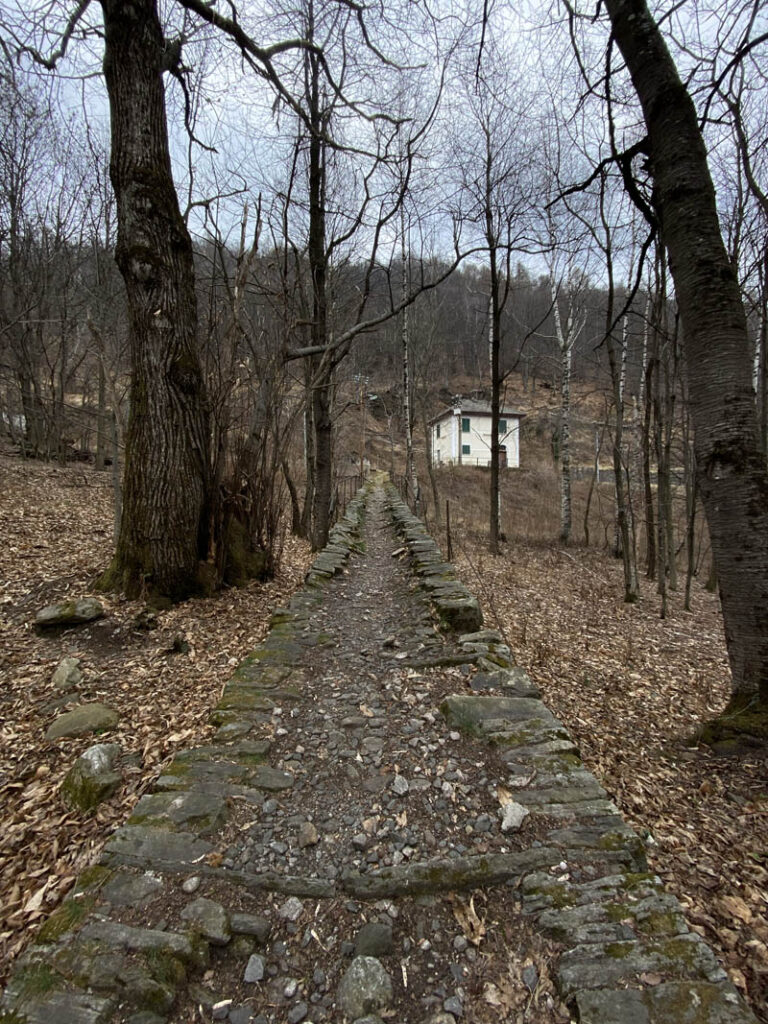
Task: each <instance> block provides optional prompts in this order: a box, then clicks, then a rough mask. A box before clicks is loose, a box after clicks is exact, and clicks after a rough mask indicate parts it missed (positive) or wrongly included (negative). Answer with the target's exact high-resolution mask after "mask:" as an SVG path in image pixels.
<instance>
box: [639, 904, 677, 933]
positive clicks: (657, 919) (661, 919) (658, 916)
mask: <svg viewBox="0 0 768 1024" xmlns="http://www.w3.org/2000/svg"><path fill="white" fill-rule="evenodd" d="M637 927H638V928H639V929H640V931H641V932H644V933H645V934H646V935H677V934H679V932H680V923H679V915H678V914H675V913H674V912H673V911H671V910H654V911H652V912H651V913H650V914H648V916H647V917H643V918H642V920H638V921H637Z"/></svg>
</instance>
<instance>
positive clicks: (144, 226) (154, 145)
mask: <svg viewBox="0 0 768 1024" xmlns="http://www.w3.org/2000/svg"><path fill="white" fill-rule="evenodd" d="M101 3H102V8H103V11H104V26H105V55H104V75H105V78H106V83H107V91H108V93H109V102H110V111H111V124H112V153H111V163H110V175H111V178H112V185H113V187H114V191H115V198H116V202H117V220H118V240H117V249H116V258H117V263H118V266H119V268H120V271H121V273H122V275H123V279H124V281H125V287H126V292H127V297H128V309H129V317H130V346H131V370H132V375H131V394H130V398H131V401H130V419H129V424H128V431H127V438H126V452H125V484H124V493H123V515H122V524H121V529H120V537H119V541H118V545H117V552H116V555H115V560H114V562H113V566H112V569H111V570H110V572H109V573H108V574H107V579H106V580H105V582H109V583H110V584H111V585H117V586H122V587H124V588H125V590H126V591H127V592H128V593H129V594H131V595H136V594H139V593H140V592H143V591H144V590H148V591H150V592H154V593H156V594H159V595H164V596H168V597H170V598H171V599H173V600H179V599H181V598H183V597H186V596H187V595H188V594H190V593H192V592H194V591H195V589H196V588H197V580H198V575H199V574H198V569H199V562H200V560H201V559H205V558H206V556H207V552H208V536H207V534H208V515H207V497H208V494H207V492H208V475H209V470H208V443H209V442H208V413H207V406H206V394H205V385H204V380H203V375H202V372H201V369H200V361H199V356H198V350H197V338H196V332H197V309H196V302H195V288H194V269H193V263H192V244H191V241H190V238H189V234H188V232H187V229H186V226H185V224H184V221H183V220H182V217H181V214H180V212H179V205H178V200H177V196H176V192H175V189H174V185H173V178H172V175H171V161H170V155H169V152H168V130H167V125H166V118H165V93H164V88H163V78H162V75H163V67H162V62H163V56H164V52H165V49H166V47H165V41H164V39H163V35H162V32H161V28H160V22H159V20H158V16H157V10H156V8H155V3H154V0H101Z"/></svg>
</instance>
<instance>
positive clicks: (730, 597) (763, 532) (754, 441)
mask: <svg viewBox="0 0 768 1024" xmlns="http://www.w3.org/2000/svg"><path fill="white" fill-rule="evenodd" d="M606 7H607V10H608V12H609V14H610V17H611V21H612V23H613V32H614V36H615V39H616V42H617V43H618V45H619V47H620V49H621V52H622V54H623V56H624V59H625V60H626V62H627V67H628V69H629V72H630V74H631V76H632V81H633V83H634V86H635V89H636V91H637V94H638V97H639V99H640V102H641V104H642V107H643V113H644V116H645V121H646V125H647V128H648V139H649V143H650V162H651V170H652V172H653V176H654V191H653V203H654V207H655V210H656V212H657V215H658V217H659V220H660V223H661V233H662V237H663V239H664V242H665V244H666V246H667V249H668V251H669V257H670V269H671V272H672V276H673V278H674V282H675V291H676V294H677V301H678V305H679V308H680V314H681V317H682V323H683V354H684V359H685V365H686V372H687V379H688V386H689V393H690V402H691V415H692V419H693V423H694V428H695V452H696V463H697V467H698V474H699V486H700V489H701V495H702V500H703V504H704V508H705V511H706V515H707V521H708V524H709V530H710V535H711V538H712V547H713V552H714V556H715V563H716V566H717V575H718V581H719V584H720V596H721V601H722V607H723V617H724V622H725V634H726V642H727V645H728V655H729V659H730V664H731V671H732V674H733V687H734V695H735V697H736V698H737V699H738V701H739V702H741V703H745V704H746V703H748V702H750V701H754V702H759V703H761V704H762V705H766V704H768V474H767V473H766V468H765V462H764V460H763V458H762V453H761V450H760V443H759V432H758V423H757V415H756V410H755V402H754V396H753V392H752V379H751V367H750V344H749V338H748V335H747V325H746V318H745V315H744V309H743V306H742V302H741V295H740V292H739V285H738V281H737V279H736V274H735V270H734V268H733V267H732V265H731V264H730V262H729V260H728V256H727V253H726V250H725V246H724V244H723V240H722V236H721V234H720V225H719V221H718V217H717V209H716V205H715V193H714V188H713V186H712V180H711V177H710V174H709V169H708V166H707V155H706V150H705V148H704V142H703V139H702V135H701V131H700V129H699V124H698V118H697V115H696V110H695V107H694V105H693V102H692V100H691V98H690V96H689V94H688V92H687V90H686V88H685V86H684V85H683V83H682V82H681V81H680V78H679V76H678V74H677V70H676V68H675V65H674V62H673V60H672V58H671V56H670V54H669V51H668V50H667V48H666V45H665V43H664V40H663V39H662V36H661V33H660V32H659V29H658V26H657V25H656V23H655V22H654V20H653V18H652V17H651V15H650V13H649V11H648V8H647V6H646V4H645V2H644V0H606Z"/></svg>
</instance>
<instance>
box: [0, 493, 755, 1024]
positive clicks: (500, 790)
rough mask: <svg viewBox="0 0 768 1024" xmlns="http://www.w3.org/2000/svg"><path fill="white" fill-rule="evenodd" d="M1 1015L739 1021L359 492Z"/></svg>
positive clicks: (640, 861)
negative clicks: (203, 735)
mask: <svg viewBox="0 0 768 1024" xmlns="http://www.w3.org/2000/svg"><path fill="white" fill-rule="evenodd" d="M215 721H216V723H217V724H218V731H217V733H216V735H215V737H214V739H213V741H212V742H211V743H210V744H207V745H205V746H201V747H197V748H194V749H192V750H190V751H187V752H185V753H184V754H182V755H179V756H178V757H177V758H176V760H175V762H174V764H173V765H172V766H171V769H170V770H169V771H168V773H167V774H166V775H164V776H163V777H161V778H160V779H159V780H158V782H157V785H156V787H155V791H154V792H153V793H152V794H150V795H148V796H146V797H144V798H142V800H141V802H140V803H139V804H138V805H137V808H136V811H135V813H134V816H133V818H131V819H130V821H129V822H128V823H127V824H126V825H125V826H124V827H123V828H122V829H120V830H119V831H118V832H117V833H116V834H115V835H114V836H113V837H112V839H111V840H110V842H109V843H108V845H107V848H106V851H105V854H104V856H103V858H102V863H101V864H100V865H99V866H98V867H96V868H93V869H91V870H90V871H89V872H86V873H85V874H84V875H83V876H82V877H81V879H80V880H79V881H78V885H77V888H76V892H75V895H74V896H73V897H72V899H70V900H68V901H67V903H65V904H64V906H63V907H62V908H61V909H60V910H59V911H58V912H57V914H56V915H54V916H53V917H52V918H51V919H50V921H49V922H48V923H47V924H46V925H45V926H44V927H43V929H42V931H41V941H39V942H38V944H37V945H36V946H34V947H32V949H31V950H30V952H29V953H28V954H27V956H26V957H25V959H24V961H23V962H22V964H21V966H20V967H19V968H18V969H17V971H16V972H15V974H14V976H13V979H12V981H11V984H10V986H9V988H8V990H7V992H6V994H5V997H4V1000H3V1004H2V1005H3V1007H4V1009H5V1012H6V1014H7V1016H5V1017H3V1016H2V1014H0V1021H2V1020H5V1021H8V1022H10V1021H23V1020H28V1021H30V1022H45V1024H59V1022H61V1024H64V1022H66V1024H101V1022H104V1024H107V1022H121V1024H127V1022H129V1024H182V1022H192V1021H210V1020H223V1021H227V1020H228V1021H230V1022H231V1024H249V1022H256V1024H300V1022H302V1021H306V1022H319V1021H330V1022H334V1024H342V1022H344V1021H349V1022H351V1021H357V1022H358V1024H363V1022H365V1024H381V1022H382V1021H392V1022H400V1024H455V1022H456V1021H466V1022H476V1024H486V1022H490V1021H497V1020H500V1019H501V1020H504V1021H512V1022H515V1024H523V1022H533V1024H544V1022H553V1024H556V1022H567V1021H572V1020H573V1021H582V1022H585V1024H749V1022H754V1017H753V1016H752V1015H751V1014H750V1013H749V1011H748V1010H747V1008H746V1007H745V1006H744V1005H743V1004H742V1003H741V1002H740V1001H739V999H738V996H737V994H736V992H735V990H734V989H733V988H732V986H730V984H729V983H728V981H727V978H726V975H725V973H724V971H723V970H722V968H721V967H720V965H719V964H718V962H717V960H716V959H715V957H714V955H713V953H712V952H711V950H710V949H709V948H708V947H707V946H706V945H705V944H704V942H703V941H702V940H701V939H700V938H699V936H698V935H696V934H694V933H692V932H690V931H688V929H687V927H686V924H685V921H684V918H683V915H682V912H681V909H680V907H679V904H678V903H677V901H676V900H675V899H674V898H673V897H671V896H670V895H669V894H667V893H666V892H665V891H664V889H663V887H662V885H661V883H660V882H659V880H658V879H657V878H655V877H654V876H653V875H651V874H649V873H648V872H647V866H646V863H645V858H644V854H643V846H642V843H641V842H640V840H639V839H638V837H637V836H636V835H635V834H634V833H633V832H632V831H631V829H629V828H628V826H626V824H625V823H624V822H623V820H622V819H621V817H620V816H619V815H618V813H617V811H616V808H615V807H614V805H613V804H612V803H611V801H610V800H609V799H608V796H607V795H606V793H605V792H604V791H603V789H602V788H601V787H600V786H599V784H598V783H597V782H596V780H595V779H594V777H593V776H592V775H590V774H589V773H588V772H587V771H586V770H585V769H584V767H583V765H582V764H581V761H580V759H579V757H578V752H577V751H576V749H575V747H574V745H573V743H572V741H571V740H570V738H569V736H568V734H567V733H566V732H565V730H564V729H563V727H562V726H561V725H560V723H559V722H558V721H557V720H556V719H555V718H554V717H553V716H552V715H551V713H550V712H549V711H548V710H547V709H546V708H545V706H544V705H543V704H542V703H541V701H540V700H539V694H538V692H537V690H536V688H535V686H534V685H533V684H532V683H531V681H530V679H529V678H528V677H527V676H526V675H525V674H524V673H523V672H521V671H520V670H519V669H516V668H515V667H514V665H513V662H512V656H511V654H510V652H509V650H508V648H507V647H506V646H505V645H504V644H503V642H502V640H501V638H500V637H499V635H498V634H496V633H494V632H493V631H491V630H483V629H482V628H481V622H480V617H479V608H478V606H477V603H476V602H475V601H474V599H473V598H472V597H471V595H469V594H468V593H467V592H466V591H465V590H464V588H463V587H462V586H461V584H459V583H458V582H457V581H456V580H455V577H454V576H453V573H452V570H451V567H450V566H448V565H446V564H445V563H444V562H443V561H442V558H441V556H440V553H439V552H438V551H437V549H436V547H435V545H434V542H433V541H432V540H431V539H430V538H429V537H428V536H427V535H426V534H425V532H424V530H423V527H422V526H421V525H420V524H419V523H418V521H417V520H415V519H413V517H412V516H410V514H409V513H408V511H407V509H405V507H404V506H402V504H401V503H400V502H399V500H398V499H397V497H396V496H395V495H394V492H392V491H391V490H390V489H388V488H385V487H383V486H381V485H378V486H375V487H373V486H369V488H368V489H367V494H366V496H365V498H363V497H361V498H359V499H356V501H355V502H354V503H353V505H352V506H351V507H350V510H349V511H348V513H347V515H346V517H345V518H344V520H342V522H341V523H340V524H339V525H338V526H337V527H336V528H335V530H334V532H333V536H332V541H331V544H330V545H329V547H328V548H327V549H326V550H325V551H324V552H323V553H321V554H320V556H319V557H318V559H317V561H316V562H315V565H314V567H313V570H312V571H311V572H310V575H309V577H308V581H307V586H306V587H305V588H304V589H303V590H302V591H300V592H299V593H298V594H297V595H295V597H294V598H293V600H292V602H291V605H290V607H289V608H288V609H285V610H278V611H277V612H276V613H275V615H274V616H273V627H272V630H271V632H270V634H269V636H268V638H267V639H266V640H265V642H264V643H263V644H262V645H261V647H260V648H259V649H258V650H257V651H256V652H254V654H253V656H252V657H251V658H249V659H247V660H246V661H245V662H244V663H243V664H242V665H241V666H240V668H239V669H238V671H237V672H236V673H235V675H234V677H233V679H232V681H231V682H230V684H228V686H227V687H226V689H225V692H224V695H223V697H222V700H221V701H220V703H219V705H218V708H217V710H216V712H215Z"/></svg>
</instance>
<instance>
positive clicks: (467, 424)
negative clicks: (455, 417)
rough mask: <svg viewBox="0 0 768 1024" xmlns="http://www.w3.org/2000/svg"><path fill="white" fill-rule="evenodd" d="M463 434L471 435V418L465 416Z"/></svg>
mask: <svg viewBox="0 0 768 1024" xmlns="http://www.w3.org/2000/svg"><path fill="white" fill-rule="evenodd" d="M461 432H462V434H468V433H469V416H463V417H462V420H461Z"/></svg>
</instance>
